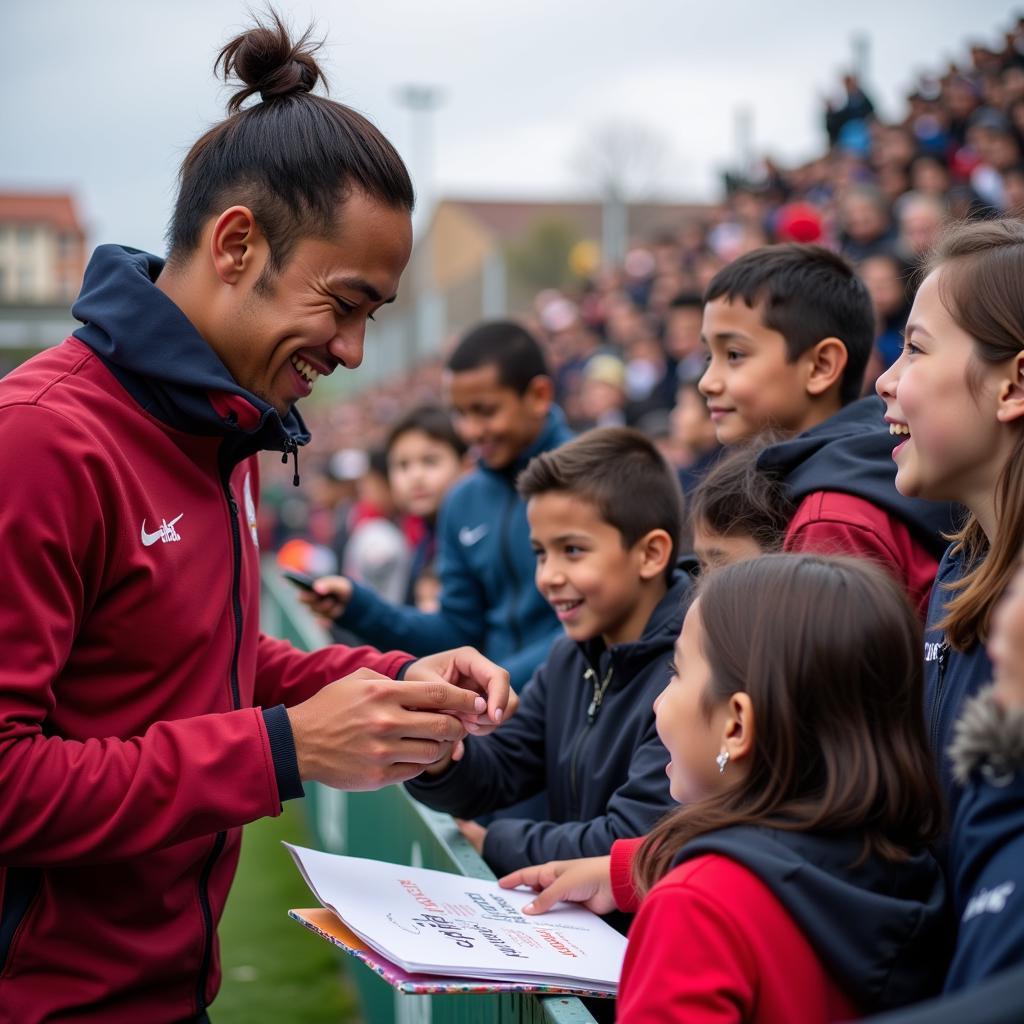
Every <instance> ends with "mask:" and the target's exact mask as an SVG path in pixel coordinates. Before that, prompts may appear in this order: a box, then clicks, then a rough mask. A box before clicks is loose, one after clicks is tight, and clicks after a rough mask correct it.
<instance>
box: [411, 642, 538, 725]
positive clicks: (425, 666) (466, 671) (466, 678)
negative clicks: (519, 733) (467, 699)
mask: <svg viewBox="0 0 1024 1024" xmlns="http://www.w3.org/2000/svg"><path fill="white" fill-rule="evenodd" d="M410 680H423V681H426V682H444V683H447V684H450V685H454V686H458V687H461V688H463V689H466V690H469V691H470V692H471V693H479V694H481V695H483V696H484V697H485V698H486V700H487V708H486V710H487V714H486V715H479V714H469V715H461V716H460V717H461V718H462V720H463V723H464V724H465V727H466V731H467V732H471V733H473V734H474V735H482V734H484V733H488V732H491V731H492V730H493V729H494V728H496V727H497V726H498V725H500V724H501V722H502V721H503V720H504V719H505V718H507V717H508V716H509V715H510V714H511V713H512V712H513V711H515V709H516V708H517V707H518V706H519V698H518V697H517V696H516V695H515V692H514V691H513V690H512V689H511V688H510V687H509V682H508V673H507V672H506V671H505V670H504V669H503V668H501V667H500V666H499V665H495V663H494V662H493V661H488V660H487V658H485V657H484V656H483V655H482V654H481V653H480V652H479V651H476V650H474V649H473V648H472V647H456V648H455V649H454V650H451V651H442V652H441V653H440V654H431V655H428V656H427V657H425V658H419V659H418V660H417V661H414V662H411V663H410V664H409V667H408V668H407V669H406V670H405V681H406V682H409V681H410Z"/></svg>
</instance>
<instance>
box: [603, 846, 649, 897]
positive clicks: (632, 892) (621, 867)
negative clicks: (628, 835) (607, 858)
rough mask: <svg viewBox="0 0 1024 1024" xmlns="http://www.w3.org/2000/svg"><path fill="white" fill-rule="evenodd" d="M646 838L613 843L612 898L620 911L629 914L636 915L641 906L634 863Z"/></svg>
mask: <svg viewBox="0 0 1024 1024" xmlns="http://www.w3.org/2000/svg"><path fill="white" fill-rule="evenodd" d="M644 838H645V837H644V836H637V837H636V838H633V839H616V840H615V842H614V843H612V858H611V875H612V896H613V897H614V899H615V905H616V906H617V907H618V908H619V910H622V911H624V912H625V913H627V914H635V913H636V910H637V907H639V906H640V897H639V895H638V894H637V891H636V889H634V888H633V861H634V860H636V855H637V852H638V851H639V849H640V844H641V843H643V841H644Z"/></svg>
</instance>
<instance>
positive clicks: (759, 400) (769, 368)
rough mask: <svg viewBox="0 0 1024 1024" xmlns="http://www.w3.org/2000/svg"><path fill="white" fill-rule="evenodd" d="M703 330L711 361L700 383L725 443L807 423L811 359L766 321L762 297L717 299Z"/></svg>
mask: <svg viewBox="0 0 1024 1024" xmlns="http://www.w3.org/2000/svg"><path fill="white" fill-rule="evenodd" d="M703 336H704V342H705V344H706V345H707V351H708V366H707V369H706V370H705V371H704V375H703V376H702V377H701V379H700V384H699V388H700V392H701V394H702V395H703V396H704V399H705V401H706V402H707V406H708V411H709V412H710V415H711V421H712V422H713V423H714V425H715V433H716V435H717V437H718V440H719V442H720V443H722V444H735V443H736V442H738V441H746V440H748V439H749V438H752V437H756V436H757V435H758V434H760V433H762V432H763V431H765V430H769V429H779V430H783V431H786V432H787V433H799V431H801V430H803V429H805V427H806V426H807V419H808V416H809V415H810V411H811V406H812V404H813V403H812V401H811V397H810V395H809V394H808V391H807V388H806V376H807V367H806V362H807V360H806V359H804V358H802V357H798V358H797V359H796V360H793V361H791V360H790V358H789V354H788V352H787V349H786V339H785V338H784V337H783V336H782V334H780V333H779V332H778V331H775V330H772V329H771V328H770V327H766V326H765V324H764V321H763V319H762V311H761V306H760V303H755V304H754V306H753V308H751V307H750V306H748V305H747V304H746V303H745V302H744V301H743V300H742V299H737V300H736V301H731V300H729V299H726V298H724V297H723V298H719V299H712V300H711V301H710V302H708V303H706V304H705V306H704V326H703Z"/></svg>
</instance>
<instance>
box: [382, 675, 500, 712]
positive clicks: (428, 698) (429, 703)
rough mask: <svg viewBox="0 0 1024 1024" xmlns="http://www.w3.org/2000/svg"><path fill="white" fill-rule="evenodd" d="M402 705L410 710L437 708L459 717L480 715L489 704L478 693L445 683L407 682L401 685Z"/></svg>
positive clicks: (439, 679)
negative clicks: (452, 712)
mask: <svg viewBox="0 0 1024 1024" xmlns="http://www.w3.org/2000/svg"><path fill="white" fill-rule="evenodd" d="M400 685H401V688H402V689H401V699H402V703H403V704H404V705H405V706H406V707H409V708H435V709H439V710H444V711H454V712H455V713H456V714H457V715H480V714H483V712H484V711H486V710H487V702H486V701H485V700H484V699H483V697H481V696H480V694H478V693H474V692H473V691H472V690H464V689H463V688H462V687H461V686H453V685H452V684H451V683H446V682H444V681H443V680H442V679H441V677H440V676H438V678H437V681H436V682H435V681H421V680H415V679H414V680H406V681H405V682H403V683H401V684H400Z"/></svg>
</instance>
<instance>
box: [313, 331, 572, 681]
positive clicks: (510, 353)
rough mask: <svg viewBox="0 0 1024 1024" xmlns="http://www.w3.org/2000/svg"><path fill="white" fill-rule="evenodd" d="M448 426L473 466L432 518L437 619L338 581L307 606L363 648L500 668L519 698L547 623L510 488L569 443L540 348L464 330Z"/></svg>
mask: <svg viewBox="0 0 1024 1024" xmlns="http://www.w3.org/2000/svg"><path fill="white" fill-rule="evenodd" d="M447 371H448V372H447V385H448V391H449V397H450V399H451V405H452V409H453V412H454V422H455V427H456V429H457V430H458V432H459V434H460V435H461V437H462V439H463V440H464V441H465V442H466V443H467V444H468V445H469V446H470V447H471V448H473V449H475V453H476V456H477V459H478V463H477V467H476V468H475V469H474V470H472V471H471V472H470V473H468V474H467V475H466V476H465V477H463V478H462V479H461V480H460V481H459V482H458V483H456V484H455V485H454V486H453V487H452V488H451V490H450V491H449V492H448V494H447V496H446V497H445V500H444V503H443V505H442V506H441V511H440V514H439V516H438V532H437V573H438V577H439V578H440V581H441V597H440V601H441V606H440V609H439V611H437V612H422V611H420V610H419V609H417V608H413V607H409V606H401V605H394V604H390V603H388V602H387V601H385V600H383V599H382V598H381V597H380V596H379V595H377V594H376V593H374V591H373V590H371V589H370V588H368V587H365V586H362V585H360V584H359V583H354V582H352V581H351V580H348V579H346V578H344V577H330V578H327V579H322V580H319V581H318V582H317V592H318V593H319V594H320V595H321V596H320V597H317V596H316V595H310V596H308V597H306V599H305V603H307V604H309V605H310V606H311V607H312V608H313V610H314V611H315V612H317V613H318V614H320V615H324V616H327V617H329V618H333V619H334V620H335V622H336V623H337V624H338V625H339V626H340V627H342V628H343V629H345V630H347V631H350V632H351V633H354V634H356V635H357V636H358V637H360V638H361V639H362V640H364V641H366V642H367V643H370V644H374V645H377V644H383V645H385V646H397V647H400V648H402V649H403V650H406V651H409V652H410V653H412V654H432V653H435V652H437V651H441V650H445V649H446V648H448V647H458V646H460V645H470V646H474V647H478V648H479V649H480V650H482V651H486V652H487V656H488V657H489V658H491V659H492V660H494V661H497V662H498V663H499V664H501V665H502V666H503V667H504V668H506V669H507V670H508V672H509V675H510V676H511V680H512V685H513V686H514V687H515V688H516V689H519V688H520V687H522V686H523V685H524V684H525V683H526V682H527V680H529V678H530V676H531V674H532V673H533V670H534V669H535V668H536V667H537V666H538V665H539V664H540V663H541V661H543V660H544V657H545V655H546V654H547V652H548V649H549V648H550V646H551V643H552V641H553V640H554V639H555V637H556V636H558V632H559V630H558V620H557V618H555V616H554V614H553V613H552V611H551V607H550V606H549V605H548V603H547V602H546V601H544V599H543V598H542V597H541V596H540V594H538V593H537V590H536V587H534V584H533V554H532V551H531V549H530V539H529V527H528V525H527V522H526V504H525V502H524V501H523V500H522V499H521V498H520V497H519V495H518V494H517V493H516V489H515V478H516V475H517V474H518V473H519V471H520V470H522V469H523V468H524V467H525V466H526V464H527V462H529V460H530V459H531V458H532V457H533V456H535V455H538V454H540V453H542V452H546V451H550V450H551V449H553V448H557V447H558V445H560V444H562V443H563V442H565V441H567V440H569V438H570V437H571V436H572V434H571V432H570V431H569V428H568V426H567V425H566V422H565V417H564V416H563V415H562V411H561V410H560V409H559V408H558V407H557V406H556V405H554V402H553V397H552V395H553V388H552V382H551V377H550V374H549V373H548V368H547V364H546V362H545V359H544V354H543V352H542V351H541V348H540V345H539V344H538V343H537V341H536V340H535V339H534V337H533V336H532V335H531V334H530V333H529V332H528V331H527V330H526V329H525V328H524V327H522V326H521V325H520V324H518V323H515V322H514V321H511V320H498V321H493V322H488V323H484V324H481V325H480V326H478V327H476V328H474V329H473V330H471V331H470V332H469V333H468V334H467V335H466V336H465V337H464V338H463V339H462V341H461V342H460V343H459V344H458V345H457V346H456V348H455V350H454V352H452V354H451V356H450V357H449V359H448V364H447Z"/></svg>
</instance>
